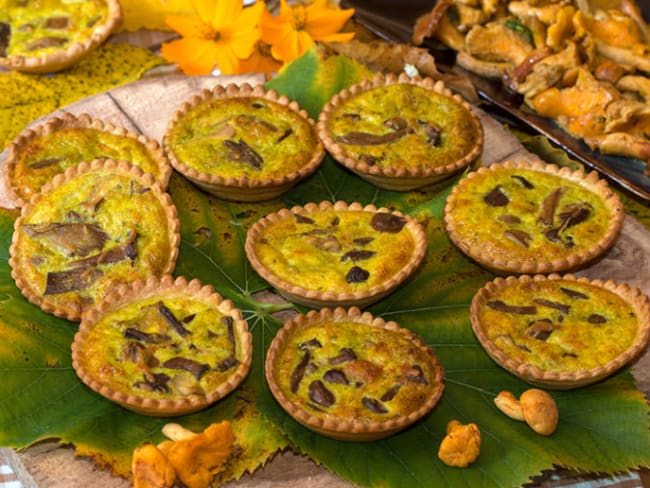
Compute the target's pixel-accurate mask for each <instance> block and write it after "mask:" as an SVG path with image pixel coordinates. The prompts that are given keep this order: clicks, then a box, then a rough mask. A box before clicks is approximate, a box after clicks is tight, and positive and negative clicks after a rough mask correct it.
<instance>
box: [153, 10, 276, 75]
mask: <svg viewBox="0 0 650 488" xmlns="http://www.w3.org/2000/svg"><path fill="white" fill-rule="evenodd" d="M192 7H193V10H194V12H195V14H196V15H195V16H186V15H169V16H167V17H166V18H165V21H166V22H167V24H168V25H169V26H170V27H171V28H172V29H174V30H175V31H176V32H178V33H179V34H181V36H183V37H182V38H181V39H178V40H175V41H172V42H169V43H165V44H163V45H162V49H161V53H162V55H163V57H164V58H165V59H167V60H168V61H171V62H173V63H177V64H178V65H179V66H180V67H181V69H182V70H183V72H184V73H186V74H189V75H203V74H209V73H211V72H212V70H213V69H214V67H215V65H216V66H217V67H218V68H219V70H220V71H221V72H222V73H224V74H237V73H239V72H240V71H239V61H238V60H239V59H244V58H248V57H249V56H251V54H252V53H253V50H254V48H255V44H256V43H257V41H258V40H259V38H260V20H261V16H262V12H263V11H265V10H266V9H265V8H264V2H255V3H254V4H253V5H252V6H250V7H246V8H244V7H243V3H242V0H194V1H193V2H192Z"/></svg>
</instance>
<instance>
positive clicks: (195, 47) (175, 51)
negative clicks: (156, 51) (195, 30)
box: [160, 37, 218, 75]
mask: <svg viewBox="0 0 650 488" xmlns="http://www.w3.org/2000/svg"><path fill="white" fill-rule="evenodd" d="M160 52H161V54H162V55H163V57H164V58H165V59H167V60H168V61H171V62H173V63H176V64H178V65H179V66H180V68H181V69H182V70H183V72H184V73H185V74H188V75H207V74H210V73H211V72H212V70H213V69H214V66H215V63H216V62H217V56H218V47H217V45H216V44H215V43H214V42H211V41H206V40H205V39H198V38H195V37H185V38H183V39H178V40H176V41H172V42H169V43H164V44H163V45H162V46H161V50H160Z"/></svg>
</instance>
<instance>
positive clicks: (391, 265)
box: [245, 202, 427, 307]
mask: <svg viewBox="0 0 650 488" xmlns="http://www.w3.org/2000/svg"><path fill="white" fill-rule="evenodd" d="M426 247H427V243H426V235H425V233H424V230H423V228H422V226H421V225H420V224H419V223H418V222H417V221H416V220H415V219H413V218H412V217H409V216H407V215H403V214H402V213H400V212H397V211H394V212H390V211H388V210H387V209H385V208H379V209H378V208H376V207H375V206H373V205H367V206H365V207H364V206H362V205H361V204H360V203H352V204H350V205H348V204H347V203H344V202H336V203H334V204H332V203H330V202H321V203H320V204H316V203H309V204H307V205H305V206H304V207H300V206H296V207H293V208H291V209H282V210H280V211H278V212H275V213H272V214H269V215H267V216H266V217H263V218H262V219H260V220H259V221H258V222H256V223H255V224H254V225H253V226H252V227H251V228H250V229H249V231H248V234H247V236H246V245H245V250H246V256H247V257H248V260H249V261H250V263H251V265H252V266H253V268H254V269H255V270H256V271H257V272H258V273H259V274H260V275H261V276H262V277H263V278H264V279H265V280H266V281H268V282H269V283H270V284H271V285H272V286H273V287H275V288H276V290H277V291H278V292H279V293H280V294H281V295H283V296H284V297H285V298H287V299H289V300H291V301H294V302H297V303H301V304H303V305H308V306H311V307H323V306H337V305H340V306H351V305H357V306H362V305H367V304H369V303H373V302H375V301H377V300H379V299H381V298H383V297H384V296H386V295H388V294H389V293H391V292H392V291H393V290H394V289H395V288H396V287H397V286H399V285H400V284H401V283H403V282H404V281H405V280H406V279H407V278H408V277H409V276H411V275H412V274H413V273H414V272H415V271H416V269H417V268H418V266H419V265H420V263H421V262H422V260H423V259H424V256H425V254H426Z"/></svg>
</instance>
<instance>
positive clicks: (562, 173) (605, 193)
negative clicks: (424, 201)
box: [443, 160, 625, 275]
mask: <svg viewBox="0 0 650 488" xmlns="http://www.w3.org/2000/svg"><path fill="white" fill-rule="evenodd" d="M512 168H521V169H527V170H535V171H541V172H545V173H550V174H555V175H557V176H559V177H561V178H563V179H566V180H568V181H572V182H574V183H577V184H579V185H581V186H583V187H585V188H588V189H590V190H591V191H593V192H594V193H596V194H597V195H599V196H600V197H601V198H602V199H603V201H604V202H605V204H606V207H607V208H608V209H609V211H610V220H609V227H608V229H607V232H606V234H605V235H604V236H603V237H602V238H601V239H600V241H598V242H594V244H593V246H592V247H590V248H588V249H585V250H584V251H581V252H576V253H574V254H570V255H568V256H564V257H559V258H556V259H552V260H543V261H541V260H540V261H532V260H526V261H524V260H521V259H508V258H507V257H503V258H502V257H498V258H492V257H490V256H488V255H486V254H485V253H483V252H481V250H480V249H476V248H474V247H472V246H471V245H470V244H468V243H467V242H466V241H464V240H463V234H464V233H463V232H462V229H461V226H460V225H459V224H458V223H457V222H456V221H455V220H454V218H453V210H454V208H455V206H456V199H457V198H458V196H459V195H462V194H463V192H465V191H466V188H467V187H469V186H470V185H472V181H473V179H474V178H477V177H479V176H482V175H484V174H496V172H498V171H501V170H503V169H506V170H508V169H512ZM624 217H625V212H624V208H623V204H622V203H621V200H620V198H619V197H618V195H617V194H616V193H615V192H614V191H613V190H612V189H610V188H609V186H608V184H607V182H606V181H605V180H604V179H601V178H599V176H598V173H597V172H595V171H592V172H590V173H588V174H587V173H585V172H583V171H581V170H577V171H576V170H572V169H571V168H567V167H562V168H561V167H559V166H557V165H555V164H547V163H544V162H541V161H534V162H527V161H514V160H513V161H505V162H503V163H496V164H493V165H491V166H489V167H485V166H482V167H480V168H479V169H478V170H476V171H472V172H470V173H468V174H467V175H466V176H465V177H464V178H462V179H461V180H460V181H459V182H458V184H457V185H456V186H455V187H454V188H453V189H452V191H451V193H450V194H449V196H448V197H447V200H446V201H445V207H444V216H443V222H444V226H445V229H446V231H447V234H448V236H449V238H450V240H451V241H452V242H453V243H454V244H455V245H456V247H458V248H459V249H460V250H461V251H462V252H463V253H464V254H466V255H467V256H469V257H470V258H472V259H473V260H475V261H476V262H478V263H479V264H480V265H481V266H483V267H484V268H486V269H488V270H490V271H492V272H494V273H495V274H500V275H507V274H511V273H514V274H537V273H558V272H564V271H571V270H575V269H577V268H580V267H583V266H585V265H587V264H589V263H590V262H591V261H593V260H595V259H596V258H597V257H599V256H601V255H602V254H604V253H605V252H606V251H607V250H608V249H609V248H610V247H612V245H613V244H614V242H616V239H617V238H618V235H619V234H620V231H621V228H622V226H623V219H624Z"/></svg>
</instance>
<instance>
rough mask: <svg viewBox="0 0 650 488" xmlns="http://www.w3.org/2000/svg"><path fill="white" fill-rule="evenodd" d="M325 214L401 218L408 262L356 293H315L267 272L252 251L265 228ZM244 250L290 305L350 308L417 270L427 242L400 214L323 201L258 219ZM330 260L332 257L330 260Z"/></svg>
mask: <svg viewBox="0 0 650 488" xmlns="http://www.w3.org/2000/svg"><path fill="white" fill-rule="evenodd" d="M329 211H336V212H348V211H351V212H359V211H361V212H368V213H369V214H373V215H376V214H378V213H382V214H386V215H391V216H395V217H397V218H400V219H404V221H405V223H404V229H406V231H407V232H408V233H409V234H410V235H411V237H412V239H413V244H414V247H413V252H412V254H411V256H410V258H409V260H408V262H407V263H406V264H405V265H404V266H403V267H401V268H400V269H399V270H398V271H397V272H396V273H395V274H394V275H393V276H391V277H390V278H389V279H387V280H385V281H383V282H380V283H378V284H376V285H375V286H372V287H371V288H369V289H363V290H358V291H337V290H332V289H328V290H325V291H318V290H315V289H313V288H311V289H310V288H306V287H303V286H298V285H296V284H292V283H290V282H288V281H287V280H285V279H284V278H282V277H280V276H278V275H277V274H275V273H274V272H273V271H271V270H269V269H268V267H267V266H266V265H265V264H264V263H263V262H262V261H261V259H260V256H259V255H258V252H257V251H256V246H257V243H258V242H259V240H260V239H263V238H264V234H265V232H266V230H267V228H269V227H271V226H272V225H273V224H274V223H275V222H279V221H282V220H284V219H295V218H297V217H296V215H299V216H302V217H309V215H310V214H314V213H319V212H329ZM305 247H306V246H305ZM244 249H245V252H246V256H247V257H248V260H249V262H250V263H251V265H252V266H253V268H254V269H255V271H257V273H258V274H259V275H260V276H262V278H264V279H265V280H266V281H268V282H269V283H270V284H271V285H272V286H273V287H274V288H275V289H276V290H277V291H278V292H279V293H280V294H281V295H282V296H284V297H285V298H286V299H288V300H290V301H292V302H296V303H300V304H302V305H307V306H310V307H314V308H320V307H336V306H343V307H348V306H353V305H356V306H359V307H361V306H365V305H368V304H371V303H374V302H376V301H378V300H380V299H381V298H383V297H385V296H386V295H388V294H389V293H391V292H393V291H394V290H395V289H396V288H397V287H398V286H399V285H400V284H401V283H403V282H404V281H405V280H406V279H407V278H409V277H410V276H411V275H412V274H413V273H414V272H415V271H416V270H417V269H418V267H419V266H420V264H421V263H422V261H423V259H424V257H425V255H426V251H427V239H426V234H425V232H424V229H423V228H422V226H421V225H420V224H419V223H418V222H417V221H416V220H415V219H413V218H412V217H410V216H408V215H403V214H402V213H401V212H399V211H393V212H391V211H389V210H388V209H386V208H377V207H375V206H374V205H366V206H363V205H362V204H360V203H358V202H354V203H351V204H348V203H346V202H342V201H338V202H336V203H331V202H327V201H323V202H321V203H319V204H316V203H308V204H306V205H305V206H304V207H302V206H294V207H292V208H290V209H287V208H284V209H281V210H279V211H278V212H273V213H271V214H269V215H266V216H265V217H263V218H261V219H260V220H258V221H257V222H256V223H255V224H253V226H252V227H251V228H250V229H249V230H248V233H247V235H246V243H245V246H244ZM332 259H335V258H334V257H333V258H332Z"/></svg>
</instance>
